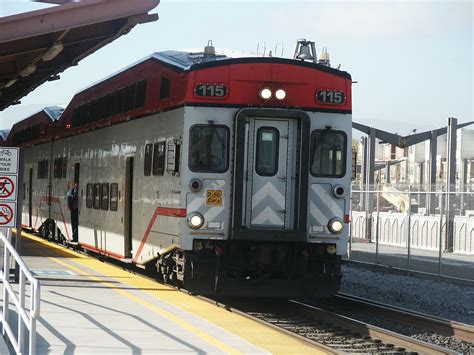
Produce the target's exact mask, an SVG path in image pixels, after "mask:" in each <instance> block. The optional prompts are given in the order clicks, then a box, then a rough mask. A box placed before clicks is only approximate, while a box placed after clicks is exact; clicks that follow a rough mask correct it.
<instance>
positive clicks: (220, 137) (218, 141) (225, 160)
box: [189, 125, 229, 173]
mask: <svg viewBox="0 0 474 355" xmlns="http://www.w3.org/2000/svg"><path fill="white" fill-rule="evenodd" d="M228 166H229V128H228V127H226V126H219V125H195V126H192V127H191V130H190V145H189V169H190V170H192V171H195V172H210V173H223V172H225V171H227V168H228Z"/></svg>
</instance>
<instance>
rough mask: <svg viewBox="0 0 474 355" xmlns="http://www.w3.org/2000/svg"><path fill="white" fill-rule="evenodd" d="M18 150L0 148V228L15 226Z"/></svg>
mask: <svg viewBox="0 0 474 355" xmlns="http://www.w3.org/2000/svg"><path fill="white" fill-rule="evenodd" d="M19 158H20V149H19V148H7V147H0V227H15V226H16V224H15V223H16V208H17V198H18V196H17V195H18V194H17V190H18V184H17V182H18V167H19Z"/></svg>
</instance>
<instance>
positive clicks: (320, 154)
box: [311, 130, 347, 177]
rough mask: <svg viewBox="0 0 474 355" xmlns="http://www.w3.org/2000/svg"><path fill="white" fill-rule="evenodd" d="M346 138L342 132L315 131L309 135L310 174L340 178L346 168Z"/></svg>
mask: <svg viewBox="0 0 474 355" xmlns="http://www.w3.org/2000/svg"><path fill="white" fill-rule="evenodd" d="M346 150H347V136H346V134H345V133H344V132H342V131H331V130H316V131H313V133H312V134H311V174H312V175H315V176H327V177H342V176H344V174H345V170H346V169H345V168H346Z"/></svg>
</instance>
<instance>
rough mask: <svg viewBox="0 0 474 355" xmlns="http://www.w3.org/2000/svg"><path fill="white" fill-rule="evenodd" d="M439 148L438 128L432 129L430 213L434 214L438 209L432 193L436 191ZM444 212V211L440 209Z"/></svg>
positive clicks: (429, 188) (429, 182) (429, 189)
mask: <svg viewBox="0 0 474 355" xmlns="http://www.w3.org/2000/svg"><path fill="white" fill-rule="evenodd" d="M437 150H438V130H433V131H431V137H430V170H429V175H430V177H429V181H428V184H429V186H428V191H429V192H431V193H430V194H429V197H428V214H434V213H435V209H436V196H435V195H434V194H433V193H432V192H434V191H436V156H437ZM440 213H442V211H440Z"/></svg>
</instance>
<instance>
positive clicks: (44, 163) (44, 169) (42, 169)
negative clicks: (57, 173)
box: [36, 159, 49, 179]
mask: <svg viewBox="0 0 474 355" xmlns="http://www.w3.org/2000/svg"><path fill="white" fill-rule="evenodd" d="M48 165H49V164H48V160H47V159H46V160H40V161H39V162H38V171H37V175H36V176H37V178H38V179H47V178H48Z"/></svg>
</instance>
